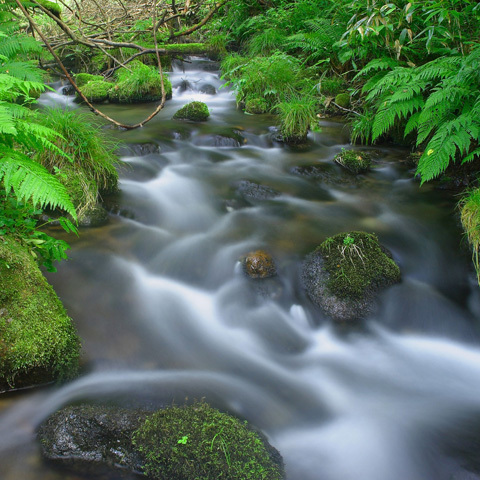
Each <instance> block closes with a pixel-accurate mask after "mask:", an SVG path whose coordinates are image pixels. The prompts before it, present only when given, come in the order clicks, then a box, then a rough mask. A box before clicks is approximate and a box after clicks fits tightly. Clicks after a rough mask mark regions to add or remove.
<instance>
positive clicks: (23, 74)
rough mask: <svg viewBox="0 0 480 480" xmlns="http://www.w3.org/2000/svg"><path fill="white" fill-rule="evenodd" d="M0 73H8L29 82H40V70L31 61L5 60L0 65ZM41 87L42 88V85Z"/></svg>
mask: <svg viewBox="0 0 480 480" xmlns="http://www.w3.org/2000/svg"><path fill="white" fill-rule="evenodd" d="M0 73H3V74H7V73H8V74H9V75H11V76H12V77H15V78H19V79H20V80H27V81H29V82H38V83H41V82H42V72H41V71H40V70H39V69H38V68H37V67H36V66H35V65H34V64H33V63H31V62H30V63H29V62H18V61H14V60H7V61H6V62H3V63H2V64H1V65H0ZM42 88H43V89H44V87H43V86H42ZM42 91H43V90H42Z"/></svg>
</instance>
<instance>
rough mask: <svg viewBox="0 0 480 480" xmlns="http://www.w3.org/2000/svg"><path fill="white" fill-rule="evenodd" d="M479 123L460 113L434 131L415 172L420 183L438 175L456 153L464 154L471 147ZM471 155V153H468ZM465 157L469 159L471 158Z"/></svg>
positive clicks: (478, 133)
mask: <svg viewBox="0 0 480 480" xmlns="http://www.w3.org/2000/svg"><path fill="white" fill-rule="evenodd" d="M479 135H480V123H479V121H478V120H477V119H475V118H472V117H471V116H470V115H460V116H459V117H458V118H454V119H452V120H451V121H449V122H445V123H443V124H442V125H441V127H440V128H438V130H437V131H436V132H435V134H434V136H433V137H432V139H431V140H430V142H428V145H427V146H426V148H425V152H424V153H423V155H422V156H421V157H420V160H419V163H418V169H417V173H419V174H420V176H421V178H422V183H423V182H426V181H428V180H432V179H433V178H435V177H437V176H438V175H440V174H441V173H442V172H444V171H445V169H446V168H447V167H448V165H449V164H450V162H453V161H455V157H456V155H457V153H458V154H460V155H465V154H466V153H467V152H469V150H470V149H471V146H472V143H473V142H475V143H478V140H479ZM470 155H472V154H470ZM470 155H468V156H467V157H466V158H468V160H465V159H464V160H463V162H462V163H464V162H465V161H470V160H471V159H473V157H472V158H469V157H470Z"/></svg>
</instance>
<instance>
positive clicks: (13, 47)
mask: <svg viewBox="0 0 480 480" xmlns="http://www.w3.org/2000/svg"><path fill="white" fill-rule="evenodd" d="M2 37H3V38H2V41H1V42H0V55H4V56H5V57H7V58H10V59H13V58H15V57H17V56H18V55H19V54H27V53H28V54H29V55H31V54H32V53H41V52H42V46H41V44H40V43H39V42H37V40H35V39H34V38H32V37H28V36H26V35H5V36H3V35H2Z"/></svg>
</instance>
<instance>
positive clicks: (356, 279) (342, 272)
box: [302, 231, 401, 322]
mask: <svg viewBox="0 0 480 480" xmlns="http://www.w3.org/2000/svg"><path fill="white" fill-rule="evenodd" d="M400 278H401V275H400V268H399V267H398V265H397V264H396V263H395V262H394V260H393V259H392V255H391V254H390V252H389V251H388V250H387V249H386V248H384V247H383V246H381V245H380V244H379V242H378V238H377V237H376V236H375V235H373V234H370V233H365V232H356V231H354V232H348V233H340V234H338V235H335V236H333V237H329V238H327V239H326V240H325V241H324V242H323V243H322V244H321V245H320V246H319V247H318V248H317V249H316V250H315V251H314V252H313V253H312V254H310V255H309V256H308V257H307V259H306V261H305V263H304V266H303V274H302V279H303V283H304V286H305V289H306V292H307V295H308V296H309V298H310V299H311V300H312V302H313V303H314V304H315V305H317V306H319V307H320V308H321V309H322V310H323V311H324V312H325V313H326V314H327V315H329V316H331V317H332V318H333V319H334V320H336V321H340V322H346V321H351V320H356V319H360V318H363V317H365V316H367V315H368V314H370V313H371V312H372V311H373V309H374V306H375V303H374V300H375V297H376V295H377V293H378V292H380V291H381V290H382V289H384V288H386V287H388V286H390V285H393V284H395V283H397V282H399V281H400Z"/></svg>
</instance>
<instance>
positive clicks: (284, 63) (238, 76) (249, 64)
mask: <svg viewBox="0 0 480 480" xmlns="http://www.w3.org/2000/svg"><path fill="white" fill-rule="evenodd" d="M234 60H235V62H234V61H232V60H226V61H225V62H223V63H222V67H224V68H225V67H227V66H231V67H232V66H233V68H231V70H230V71H228V70H227V71H226V72H225V75H226V76H225V77H224V78H230V80H229V81H228V82H227V84H231V85H233V87H234V88H235V90H236V92H237V102H239V103H241V102H246V101H248V100H250V99H253V98H264V99H265V101H266V102H267V105H268V109H269V110H270V109H273V107H274V106H275V105H276V104H278V103H280V102H284V101H286V100H288V98H289V97H291V96H292V95H293V94H295V91H296V88H298V87H299V83H300V80H301V73H300V72H301V64H300V62H299V61H298V60H297V59H295V58H294V57H292V56H290V55H286V54H284V53H279V52H277V53H275V54H273V55H271V56H270V57H257V58H251V59H248V60H247V61H246V62H245V63H241V62H242V61H241V60H240V58H238V57H234ZM236 62H238V64H237V65H236V66H235V63H236ZM229 63H230V65H229Z"/></svg>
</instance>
